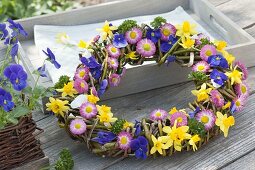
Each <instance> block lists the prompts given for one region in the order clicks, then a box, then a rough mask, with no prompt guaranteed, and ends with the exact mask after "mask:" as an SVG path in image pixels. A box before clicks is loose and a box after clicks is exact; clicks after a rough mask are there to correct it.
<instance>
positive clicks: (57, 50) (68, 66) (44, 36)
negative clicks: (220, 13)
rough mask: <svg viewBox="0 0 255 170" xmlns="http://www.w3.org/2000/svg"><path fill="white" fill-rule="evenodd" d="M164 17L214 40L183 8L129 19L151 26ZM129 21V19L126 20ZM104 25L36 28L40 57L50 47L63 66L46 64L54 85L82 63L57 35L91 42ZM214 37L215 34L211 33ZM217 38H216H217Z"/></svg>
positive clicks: (76, 54) (36, 41) (42, 26)
mask: <svg viewBox="0 0 255 170" xmlns="http://www.w3.org/2000/svg"><path fill="white" fill-rule="evenodd" d="M157 16H162V17H164V18H166V19H167V21H168V22H170V23H171V24H173V25H176V24H180V23H182V22H183V21H189V22H191V23H195V24H197V27H196V30H197V31H198V32H202V33H205V34H206V35H208V36H209V37H211V38H213V36H211V35H210V34H209V33H208V32H207V31H205V29H204V28H203V26H201V25H200V24H199V23H197V22H196V21H195V20H194V19H193V18H192V17H191V16H190V15H189V14H188V13H187V12H186V11H185V10H184V9H183V8H182V7H177V8H176V9H175V10H173V11H171V12H167V13H163V14H156V15H146V16H138V17H132V18H128V19H133V20H136V21H137V22H138V23H139V24H141V23H146V24H149V23H150V22H151V21H152V20H153V19H154V18H155V17H157ZM125 19H127V18H125ZM125 19H120V20H115V21H109V22H110V23H112V24H113V25H116V26H118V25H119V24H121V22H123V21H124V20H125ZM102 26H103V23H95V24H87V25H77V26H48V25H36V26H35V27H34V36H35V44H36V46H37V47H38V50H39V51H40V57H42V58H45V57H46V56H45V55H44V54H43V53H42V49H46V48H47V47H49V48H50V49H51V50H52V51H53V53H54V54H55V56H56V60H57V61H58V62H59V63H60V64H61V68H60V69H59V70H56V68H54V66H53V65H52V64H50V63H48V62H47V63H46V68H47V71H48V74H49V76H50V77H51V79H52V81H53V83H56V82H57V81H58V78H59V77H60V76H61V75H68V76H70V77H73V75H74V72H75V69H76V67H77V65H78V64H79V63H80V61H79V57H78V53H79V50H78V48H76V49H73V48H67V47H65V46H64V45H62V44H58V43H56V41H55V37H56V34H57V33H61V32H65V33H67V35H69V36H70V38H71V40H72V41H75V42H77V43H78V42H79V40H81V39H83V40H85V41H89V40H91V39H92V38H93V37H94V36H96V35H98V34H99V32H98V31H96V29H97V28H101V27H102ZM210 33H211V34H212V35H213V33H212V32H210ZM215 38H216V37H215Z"/></svg>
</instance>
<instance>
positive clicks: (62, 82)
mask: <svg viewBox="0 0 255 170" xmlns="http://www.w3.org/2000/svg"><path fill="white" fill-rule="evenodd" d="M68 82H70V77H68V76H66V75H64V76H61V77H60V78H59V79H58V82H57V83H56V84H55V85H54V88H55V89H62V88H63V87H64V85H65V84H67V83H68Z"/></svg>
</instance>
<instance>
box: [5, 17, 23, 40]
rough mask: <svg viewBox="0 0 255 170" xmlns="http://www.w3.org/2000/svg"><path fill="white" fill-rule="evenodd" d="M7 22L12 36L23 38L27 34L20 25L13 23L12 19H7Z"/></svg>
mask: <svg viewBox="0 0 255 170" xmlns="http://www.w3.org/2000/svg"><path fill="white" fill-rule="evenodd" d="M7 21H8V22H9V24H10V25H9V28H11V29H12V30H13V32H12V36H14V37H16V36H17V35H19V34H21V35H23V36H25V37H26V36H27V35H28V34H27V32H26V31H25V30H24V28H23V27H22V25H20V24H19V23H16V22H14V21H13V20H12V19H10V18H9V19H8V20H7Z"/></svg>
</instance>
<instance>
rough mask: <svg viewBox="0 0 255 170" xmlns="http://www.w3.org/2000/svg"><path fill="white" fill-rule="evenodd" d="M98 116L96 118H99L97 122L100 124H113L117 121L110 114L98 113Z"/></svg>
mask: <svg viewBox="0 0 255 170" xmlns="http://www.w3.org/2000/svg"><path fill="white" fill-rule="evenodd" d="M98 114H99V115H97V117H98V118H99V121H100V122H101V123H113V122H115V121H116V120H117V118H114V117H113V114H112V113H111V112H109V113H107V112H98Z"/></svg>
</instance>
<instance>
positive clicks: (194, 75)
mask: <svg viewBox="0 0 255 170" xmlns="http://www.w3.org/2000/svg"><path fill="white" fill-rule="evenodd" d="M188 79H191V80H195V81H200V82H206V81H207V80H208V77H207V75H206V74H205V73H203V72H199V71H196V72H191V73H190V74H189V75H188Z"/></svg>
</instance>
